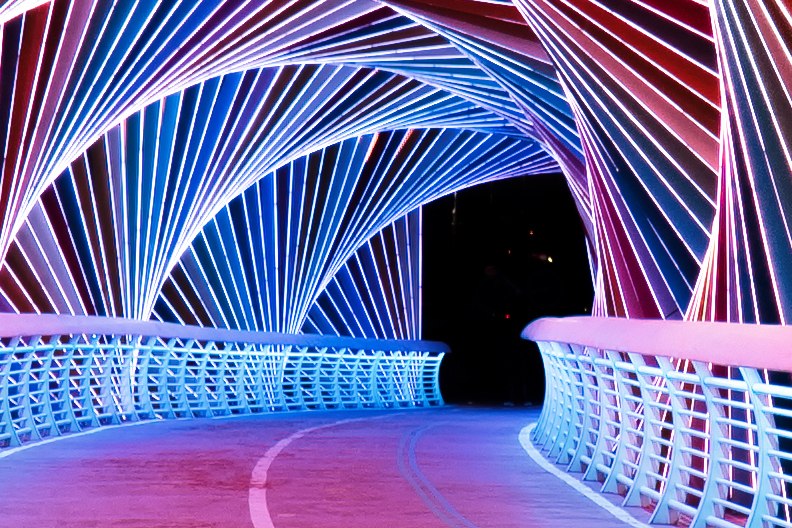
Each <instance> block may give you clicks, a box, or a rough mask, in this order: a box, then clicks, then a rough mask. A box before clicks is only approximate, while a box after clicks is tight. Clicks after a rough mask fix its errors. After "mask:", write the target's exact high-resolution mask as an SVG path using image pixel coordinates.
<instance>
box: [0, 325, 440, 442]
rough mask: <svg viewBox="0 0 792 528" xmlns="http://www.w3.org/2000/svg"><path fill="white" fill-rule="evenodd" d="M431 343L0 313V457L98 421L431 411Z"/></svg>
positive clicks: (436, 363)
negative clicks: (426, 408) (344, 411)
mask: <svg viewBox="0 0 792 528" xmlns="http://www.w3.org/2000/svg"><path fill="white" fill-rule="evenodd" d="M445 352H447V348H446V346H445V345H443V344H442V343H435V342H428V341H399V340H375V339H359V338H346V337H337V336H318V335H304V334H303V335H292V334H276V333H266V332H240V331H232V330H223V329H215V328H201V327H190V326H182V325H176V324H166V323H158V322H148V321H136V320H130V319H109V318H99V317H64V316H51V315H10V314H2V315H0V450H2V449H3V448H8V447H13V446H18V445H21V444H24V443H27V442H33V441H37V440H41V439H44V438H47V437H53V436H58V435H63V434H68V433H74V432H78V431H81V430H85V429H88V428H95V427H100V426H103V425H110V424H119V423H124V422H136V421H140V420H156V419H167V418H189V417H209V416H223V415H233V414H249V413H267V412H275V411H293V410H307V409H357V408H368V407H372V408H386V407H400V408H401V407H423V406H433V405H441V404H442V403H443V400H442V397H441V395H440V390H439V385H438V371H439V367H440V362H441V361H442V358H443V355H444V353H445Z"/></svg>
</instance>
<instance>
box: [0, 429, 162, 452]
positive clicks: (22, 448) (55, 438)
mask: <svg viewBox="0 0 792 528" xmlns="http://www.w3.org/2000/svg"><path fill="white" fill-rule="evenodd" d="M161 422H162V420H141V421H139V422H126V423H122V424H115V425H101V426H99V427H94V428H92V429H86V430H85V431H79V432H77V433H65V434H63V435H60V436H51V437H49V438H45V439H44V440H33V441H32V442H30V443H29V444H23V445H21V446H17V447H11V448H9V449H4V450H3V451H0V458H6V457H9V456H11V455H14V454H16V453H19V452H20V451H26V450H28V449H31V448H34V447H40V446H43V445H47V444H51V443H53V442H57V441H59V440H68V439H69V438H78V437H80V436H87V435H90V434H94V433H101V432H102V431H109V430H110V429H118V428H120V427H133V426H135V425H143V424H153V423H161Z"/></svg>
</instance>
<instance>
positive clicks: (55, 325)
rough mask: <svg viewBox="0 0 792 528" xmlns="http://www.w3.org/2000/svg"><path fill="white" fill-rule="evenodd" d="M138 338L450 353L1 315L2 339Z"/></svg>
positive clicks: (434, 345) (441, 347)
mask: <svg viewBox="0 0 792 528" xmlns="http://www.w3.org/2000/svg"><path fill="white" fill-rule="evenodd" d="M70 334H87V335H91V334H93V335H105V336H108V335H137V336H144V337H160V338H163V339H171V338H176V339H197V340H202V341H228V342H232V341H235V342H245V343H251V344H259V345H293V346H309V347H323V346H329V347H346V348H359V349H372V350H373V349H377V350H424V351H427V352H434V353H438V354H439V353H446V352H448V345H446V344H445V343H441V342H439V341H418V340H399V339H366V338H359V337H344V336H335V335H316V334H284V333H278V332H250V331H245V330H229V329H227V328H211V327H203V326H187V325H180V324H175V323H162V322H159V321H143V320H140V319H127V318H123V317H97V316H75V315H55V314H0V338H3V337H16V336H34V335H38V336H49V335H70Z"/></svg>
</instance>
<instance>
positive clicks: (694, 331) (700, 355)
mask: <svg viewBox="0 0 792 528" xmlns="http://www.w3.org/2000/svg"><path fill="white" fill-rule="evenodd" d="M522 337H523V338H524V339H529V340H531V341H555V342H561V343H570V344H574V345H580V346H590V347H594V348H597V349H602V350H618V351H620V352H632V353H636V354H642V355H646V356H661V357H670V358H677V359H689V360H693V361H703V362H707V363H715V364H718V365H730V366H739V367H752V368H756V369H768V370H775V371H786V372H792V326H784V325H759V324H742V323H740V324H738V323H720V322H703V321H677V320H660V319H624V318H617V317H586V316H578V317H564V318H553V317H548V318H543V319H537V320H536V321H533V322H532V323H530V324H529V325H528V326H526V327H525V328H524V329H523V331H522Z"/></svg>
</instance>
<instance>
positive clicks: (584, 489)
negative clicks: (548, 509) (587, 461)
mask: <svg viewBox="0 0 792 528" xmlns="http://www.w3.org/2000/svg"><path fill="white" fill-rule="evenodd" d="M535 428H536V423H532V424H530V425H526V426H525V427H523V428H522V430H521V431H520V444H522V447H523V449H524V450H525V452H526V453H528V456H529V457H531V459H532V460H533V461H534V462H536V464H538V465H539V466H540V467H541V468H542V469H544V470H545V471H547V472H548V473H550V474H552V475H554V476H556V477H558V478H559V479H561V480H562V481H564V482H565V483H566V484H568V485H569V486H570V487H572V488H574V489H575V491H577V492H578V493H580V494H581V495H583V496H584V497H586V498H587V499H589V500H591V501H592V502H593V503H594V504H596V505H597V506H599V507H600V508H602V509H604V510H605V511H607V512H608V513H610V514H611V515H613V516H614V517H616V518H617V519H618V520H620V521H621V522H623V523H625V524H627V525H629V526H632V527H634V528H651V526H649V525H648V524H646V523H643V522H641V521H639V520H638V519H636V518H635V517H633V516H632V515H630V513H629V512H627V511H625V510H624V509H622V508H620V507H618V506H616V505H615V504H613V503H612V502H610V501H609V500H608V499H606V498H605V497H603V496H602V495H600V494H599V493H597V492H596V491H594V490H592V489H591V488H589V487H588V486H586V485H585V484H583V483H582V482H581V481H579V480H578V479H576V478H575V477H573V476H572V475H570V474H569V473H566V472H564V471H562V470H560V469H559V468H558V467H556V465H555V464H553V463H552V462H550V461H549V460H547V459H546V458H545V457H544V456H542V454H541V453H540V452H539V451H538V450H537V449H536V447H534V445H533V442H531V433H532V432H533V430H534V429H535Z"/></svg>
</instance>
